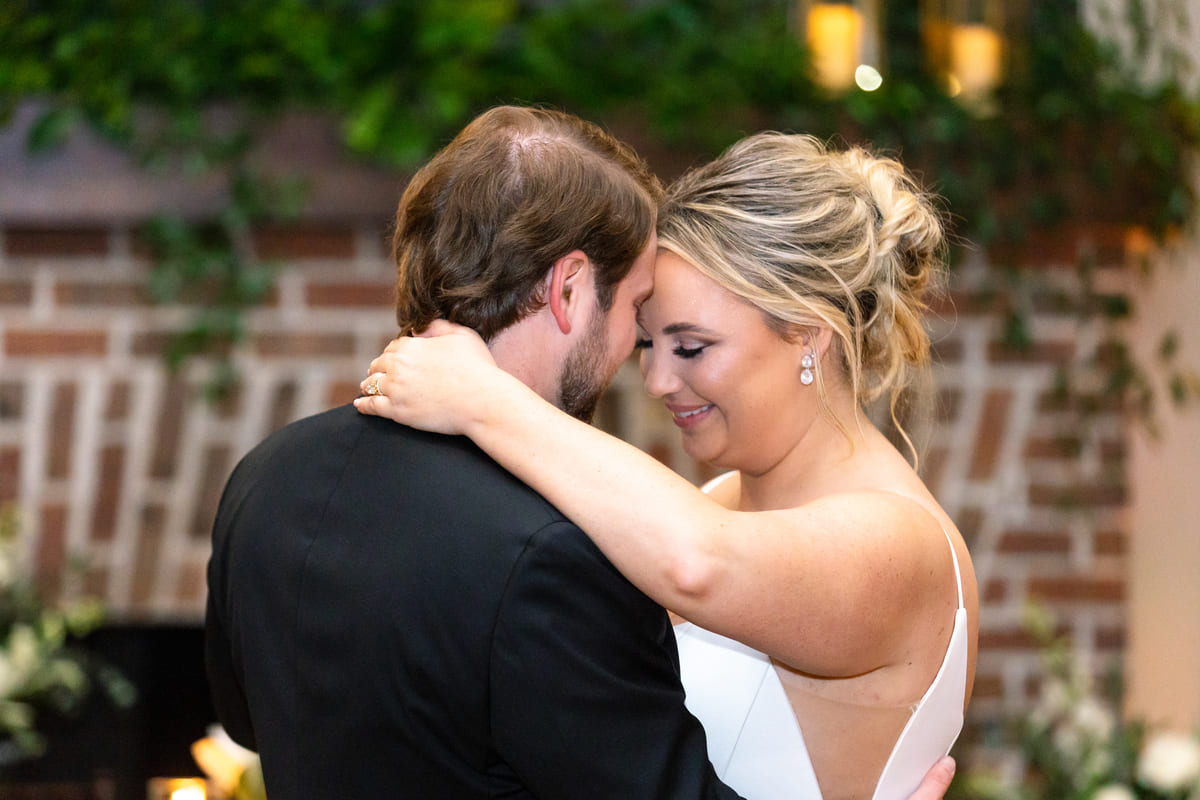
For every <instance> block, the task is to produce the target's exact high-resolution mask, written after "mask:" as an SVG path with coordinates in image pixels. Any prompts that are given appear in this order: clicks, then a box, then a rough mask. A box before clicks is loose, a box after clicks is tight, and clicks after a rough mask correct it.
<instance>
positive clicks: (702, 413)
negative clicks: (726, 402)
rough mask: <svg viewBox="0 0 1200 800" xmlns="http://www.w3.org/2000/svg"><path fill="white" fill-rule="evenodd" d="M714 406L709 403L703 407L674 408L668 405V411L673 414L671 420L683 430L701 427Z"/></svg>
mask: <svg viewBox="0 0 1200 800" xmlns="http://www.w3.org/2000/svg"><path fill="white" fill-rule="evenodd" d="M713 408H714V406H713V405H712V404H711V403H709V404H707V405H703V406H674V405H671V404H669V403H668V404H667V410H668V411H670V412H671V418H672V419H673V420H674V422H675V424H676V425H678V426H679V427H681V428H691V427H693V426H696V425H699V424H700V423H701V422H703V421H704V419H705V418H707V417H708V415H709V414H711V413H712V410H713Z"/></svg>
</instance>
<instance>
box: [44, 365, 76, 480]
mask: <svg viewBox="0 0 1200 800" xmlns="http://www.w3.org/2000/svg"><path fill="white" fill-rule="evenodd" d="M75 394H76V387H75V384H74V383H67V382H65V381H64V382H61V383H59V384H58V385H57V386H55V389H54V396H53V400H52V406H51V410H50V418H49V420H47V422H46V424H47V425H48V426H49V428H50V430H48V431H46V433H47V435H48V436H49V439H50V452H49V453H48V454H47V456H46V477H48V478H65V477H67V475H68V474H69V473H70V470H71V449H72V447H73V445H74V440H75Z"/></svg>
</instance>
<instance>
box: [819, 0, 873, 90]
mask: <svg viewBox="0 0 1200 800" xmlns="http://www.w3.org/2000/svg"><path fill="white" fill-rule="evenodd" d="M807 31H808V34H807V40H808V48H809V52H810V53H812V64H813V72H814V73H815V74H816V78H817V81H818V82H819V83H820V84H821V85H822V86H825V87H827V88H829V89H847V88H849V87H850V85H851V84H852V83H853V82H854V71H855V70H856V69H858V65H859V64H860V63H862V37H863V19H862V14H860V13H859V12H858V9H856V8H854V7H853V6H850V5H846V4H844V3H813V5H812V7H811V8H809V10H808V24H807Z"/></svg>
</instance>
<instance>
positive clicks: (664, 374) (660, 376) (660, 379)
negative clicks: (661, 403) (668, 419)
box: [639, 348, 682, 397]
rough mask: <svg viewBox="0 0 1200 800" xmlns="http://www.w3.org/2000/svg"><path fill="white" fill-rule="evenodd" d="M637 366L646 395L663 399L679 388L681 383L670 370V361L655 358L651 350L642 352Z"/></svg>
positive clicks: (653, 351) (655, 355)
mask: <svg viewBox="0 0 1200 800" xmlns="http://www.w3.org/2000/svg"><path fill="white" fill-rule="evenodd" d="M639 365H640V366H641V368H642V381H643V383H644V384H645V387H646V394H648V395H650V396H651V397H665V396H666V395H669V394H671V393H672V392H674V391H676V390H678V389H679V388H680V385H681V383H682V382H681V381H680V380H679V376H678V375H676V374H675V371H674V370H673V369H672V368H671V363H670V359H668V358H661V357H657V354H656V353H655V350H654V349H653V348H647V349H645V350H643V351H642V357H641V360H640V362H639Z"/></svg>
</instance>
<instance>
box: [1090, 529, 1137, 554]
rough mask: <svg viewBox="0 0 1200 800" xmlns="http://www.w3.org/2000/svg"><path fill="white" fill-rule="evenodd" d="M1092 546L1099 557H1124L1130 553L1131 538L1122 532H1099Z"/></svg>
mask: <svg viewBox="0 0 1200 800" xmlns="http://www.w3.org/2000/svg"><path fill="white" fill-rule="evenodd" d="M1092 546H1093V547H1094V548H1095V551H1096V554H1097V555H1102V556H1123V555H1126V554H1128V552H1129V537H1128V536H1126V535H1125V534H1124V533H1122V532H1121V531H1097V532H1096V535H1095V540H1094V542H1093V545H1092Z"/></svg>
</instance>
